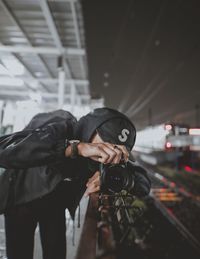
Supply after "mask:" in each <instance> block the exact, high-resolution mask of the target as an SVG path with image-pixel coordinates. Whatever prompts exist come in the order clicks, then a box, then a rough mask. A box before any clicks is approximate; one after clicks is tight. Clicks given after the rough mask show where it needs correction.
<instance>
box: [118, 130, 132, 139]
mask: <svg viewBox="0 0 200 259" xmlns="http://www.w3.org/2000/svg"><path fill="white" fill-rule="evenodd" d="M129 134H130V131H129V130H128V129H123V130H122V132H121V135H118V139H119V141H121V142H126V141H127V139H128V135H129Z"/></svg>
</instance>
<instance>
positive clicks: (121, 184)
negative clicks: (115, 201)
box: [101, 164, 134, 192]
mask: <svg viewBox="0 0 200 259" xmlns="http://www.w3.org/2000/svg"><path fill="white" fill-rule="evenodd" d="M133 186H134V176H133V174H132V173H131V172H130V171H129V170H128V167H127V166H126V165H124V164H123V165H105V166H102V167H101V190H102V191H109V192H121V191H122V190H126V191H131V190H132V189H133Z"/></svg>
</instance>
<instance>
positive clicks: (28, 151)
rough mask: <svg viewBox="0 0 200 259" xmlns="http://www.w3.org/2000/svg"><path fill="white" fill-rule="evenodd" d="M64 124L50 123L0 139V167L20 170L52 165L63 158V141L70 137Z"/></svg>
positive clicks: (69, 132)
mask: <svg viewBox="0 0 200 259" xmlns="http://www.w3.org/2000/svg"><path fill="white" fill-rule="evenodd" d="M71 131H72V129H71V126H69V125H67V124H66V122H59V123H51V124H48V125H47V126H44V127H41V128H37V129H35V130H24V131H20V132H17V133H13V134H10V135H7V136H3V137H1V138H0V166H1V167H4V168H11V169H22V168H29V167H35V166H42V165H48V164H53V163H55V162H56V161H57V160H59V159H62V158H64V151H65V141H66V138H68V137H69V136H70V135H71Z"/></svg>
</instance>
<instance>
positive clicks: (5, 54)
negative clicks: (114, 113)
mask: <svg viewBox="0 0 200 259" xmlns="http://www.w3.org/2000/svg"><path fill="white" fill-rule="evenodd" d="M60 69H62V70H64V73H65V79H64V81H65V82H64V96H65V97H64V102H65V104H67V103H70V102H71V99H72V98H74V97H73V96H72V95H75V98H76V99H77V100H78V101H79V103H87V102H88V100H89V99H90V92H89V83H88V72H87V60H86V52H85V39H84V25H83V18H82V11H81V5H80V2H79V1H78V0H54V1H53V0H48V1H47V0H40V1H39V0H0V98H1V99H4V100H20V99H26V98H28V97H29V95H30V93H34V92H35V91H37V92H39V93H40V94H41V96H42V98H44V100H45V101H46V102H50V103H53V102H57V100H58V84H59V71H60ZM16 78H17V80H16Z"/></svg>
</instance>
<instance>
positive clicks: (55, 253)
mask: <svg viewBox="0 0 200 259" xmlns="http://www.w3.org/2000/svg"><path fill="white" fill-rule="evenodd" d="M62 188H63V186H59V188H57V189H56V190H55V191H53V192H52V193H51V194H48V195H46V196H45V197H43V198H41V199H38V200H35V201H32V202H30V203H27V204H25V205H20V206H18V207H15V208H13V209H10V210H9V211H8V212H7V213H6V214H5V230H6V249H7V257H8V259H32V258H33V247H34V234H35V229H36V226H37V224H39V229H40V238H41V244H42V250H43V259H65V258H66V226H65V206H64V202H62V200H63V192H62Z"/></svg>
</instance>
